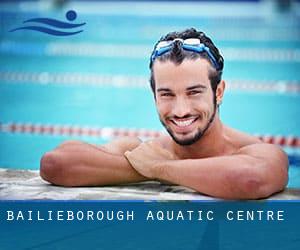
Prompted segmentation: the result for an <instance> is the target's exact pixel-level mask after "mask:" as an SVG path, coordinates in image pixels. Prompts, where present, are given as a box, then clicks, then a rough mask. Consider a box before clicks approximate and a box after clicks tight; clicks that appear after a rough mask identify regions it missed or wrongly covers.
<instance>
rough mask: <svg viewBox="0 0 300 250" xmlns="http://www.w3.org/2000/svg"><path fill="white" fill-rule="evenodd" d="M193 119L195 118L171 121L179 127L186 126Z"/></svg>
mask: <svg viewBox="0 0 300 250" xmlns="http://www.w3.org/2000/svg"><path fill="white" fill-rule="evenodd" d="M194 120H195V119H189V120H185V121H176V120H173V121H174V122H175V124H176V125H177V126H179V127H186V126H189V125H191V124H192V122H193V121H194Z"/></svg>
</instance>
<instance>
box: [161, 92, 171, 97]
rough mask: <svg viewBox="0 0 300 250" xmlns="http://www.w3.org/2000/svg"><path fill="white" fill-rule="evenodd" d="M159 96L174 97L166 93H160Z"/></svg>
mask: <svg viewBox="0 0 300 250" xmlns="http://www.w3.org/2000/svg"><path fill="white" fill-rule="evenodd" d="M160 96H162V97H169V96H174V95H173V94H172V93H168V92H166V93H162V94H161V95H160Z"/></svg>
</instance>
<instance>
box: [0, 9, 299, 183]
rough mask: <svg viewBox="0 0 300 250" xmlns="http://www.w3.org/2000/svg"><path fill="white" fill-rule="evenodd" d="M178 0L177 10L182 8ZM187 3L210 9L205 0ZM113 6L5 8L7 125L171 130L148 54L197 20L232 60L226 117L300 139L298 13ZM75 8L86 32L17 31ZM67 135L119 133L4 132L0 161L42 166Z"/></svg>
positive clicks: (2, 109) (1, 86)
mask: <svg viewBox="0 0 300 250" xmlns="http://www.w3.org/2000/svg"><path fill="white" fill-rule="evenodd" d="M93 4H94V5H97V7H99V12H97V11H96V10H95V8H94V7H93ZM101 4H102V5H101ZM157 4H158V3H157ZM177 4H178V6H179V7H178V6H177ZM177 4H176V5H175V6H174V7H173V8H175V9H176V8H180V3H177ZM223 4H224V3H223ZM181 5H182V6H184V8H185V9H188V8H190V9H191V11H192V10H195V8H196V9H197V8H201V4H200V3H194V5H192V4H191V5H190V4H189V5H187V4H184V3H181ZM17 6H18V7H17ZM113 6H114V5H113V3H111V4H108V3H107V4H105V3H97V4H96V3H92V5H89V4H85V5H83V4H80V3H73V5H72V3H71V4H70V5H69V6H65V7H64V8H63V9H50V10H49V9H41V8H33V7H32V8H28V10H26V9H24V8H23V9H22V8H21V7H20V6H19V5H18V4H17V3H12V4H6V5H5V6H4V7H5V8H0V16H1V33H0V123H1V124H8V123H24V124H26V123H31V124H42V125H48V124H51V125H76V126H81V127H85V126H90V127H93V126H96V127H106V128H112V129H113V128H132V129H133V128H140V129H150V130H162V129H163V128H162V126H161V125H160V122H159V120H158V117H157V114H156V110H155V106H154V102H153V97H152V94H151V91H150V88H149V86H148V85H149V84H148V77H149V71H148V63H149V62H148V59H149V55H150V53H151V49H152V46H153V45H154V43H155V42H156V40H157V39H158V38H159V37H160V36H161V35H163V34H164V33H165V32H168V31H172V30H182V29H184V28H187V27H196V28H198V29H201V30H203V31H205V32H206V33H207V34H208V35H209V36H211V37H212V38H213V40H214V41H215V43H216V45H217V46H218V47H219V48H220V50H221V52H222V53H223V55H224V58H225V69H224V79H225V80H226V82H227V84H228V88H227V91H226V93H225V98H224V101H223V104H222V106H221V108H220V114H221V119H222V120H223V121H224V123H225V124H227V125H229V126H232V127H234V128H236V129H239V130H242V131H245V132H247V133H251V134H261V135H271V136H279V135H282V136H290V135H293V136H295V137H299V136H300V129H299V128H300V118H299V117H300V109H299V107H300V106H299V105H300V91H299V89H300V88H299V86H300V73H299V72H300V29H299V27H300V22H299V20H300V19H299V16H293V15H289V18H284V16H281V15H279V14H278V15H279V18H270V17H267V16H265V15H264V14H263V13H261V14H259V13H255V11H254V10H255V8H253V10H252V12H253V13H252V15H251V9H250V10H249V9H248V10H247V11H246V10H245V13H247V16H234V15H231V16H228V15H227V16H215V15H211V16H209V15H205V16H200V15H190V16H189V15H176V14H174V15H170V14H168V12H163V11H161V12H160V11H158V12H157V13H156V14H155V13H153V14H152V15H150V14H149V13H148V12H147V9H148V8H149V6H148V5H147V4H144V5H143V4H138V7H137V10H143V11H137V12H134V11H133V10H132V8H131V7H130V6H132V5H130V3H118V4H117V7H118V8H117V9H113ZM176 6H177V7H176ZM100 7H101V8H100ZM70 8H72V9H76V11H77V14H78V20H77V22H78V23H80V22H86V25H85V26H84V28H83V29H84V31H83V32H82V33H80V34H78V35H75V36H70V37H54V36H50V35H46V34H42V33H38V32H32V31H17V32H8V30H10V29H12V28H15V27H18V26H20V25H21V24H22V22H23V21H24V20H26V19H29V18H33V17H40V16H42V17H50V16H51V17H53V18H57V19H60V20H62V19H63V18H64V13H66V11H67V10H68V9H70ZM206 8H209V6H208V7H207V6H206ZM219 8H222V3H219ZM170 10H172V7H170ZM211 11H212V12H213V10H212V9H211ZM174 13H176V12H174ZM192 13H194V11H192ZM233 13H234V12H233ZM234 84H235V85H234ZM245 84H246V87H245V86H244V85H245ZM247 84H248V85H247ZM252 85H254V87H253V86H252ZM234 86H237V87H234ZM243 86H244V87H243ZM251 86H252V87H251ZM258 86H266V87H268V86H269V87H268V88H265V89H262V88H259V87H258ZM270 86H271V87H270ZM272 86H273V87H274V86H275V88H272ZM291 86H292V87H293V88H294V89H296V90H294V91H292V90H291V89H292V88H291ZM67 139H79V140H84V141H86V142H90V143H96V144H101V143H105V142H106V141H107V140H109V139H111V138H105V137H93V136H83V135H77V136H72V137H70V136H66V135H65V136H64V135H55V134H52V135H51V134H44V135H41V134H34V133H30V132H28V133H12V132H8V131H5V130H2V131H1V130H0V167H5V168H13V169H38V168H39V160H40V157H41V155H42V154H43V153H44V152H46V151H48V150H51V149H53V148H54V147H56V146H57V145H58V144H59V143H61V142H62V141H64V140H67ZM284 149H285V150H286V151H287V152H288V154H289V158H290V163H291V164H290V169H289V178H290V181H289V187H297V188H300V167H299V165H300V164H299V162H300V161H299V159H300V150H299V148H288V147H284Z"/></svg>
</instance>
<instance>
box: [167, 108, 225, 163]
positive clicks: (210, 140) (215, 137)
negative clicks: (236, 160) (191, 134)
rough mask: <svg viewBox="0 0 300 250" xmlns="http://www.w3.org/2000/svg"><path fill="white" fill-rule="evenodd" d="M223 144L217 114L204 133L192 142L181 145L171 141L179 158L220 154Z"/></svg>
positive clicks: (223, 139) (222, 129)
mask: <svg viewBox="0 0 300 250" xmlns="http://www.w3.org/2000/svg"><path fill="white" fill-rule="evenodd" d="M225 146H226V142H225V137H224V128H223V124H222V123H221V121H220V119H219V116H218V115H217V114H216V116H215V118H214V120H213V122H212V123H211V125H210V127H209V128H208V129H207V131H206V132H205V133H204V135H203V136H202V137H201V138H200V139H199V140H198V141H197V142H195V143H194V144H192V145H190V146H181V145H179V144H177V143H175V142H174V141H173V149H174V152H175V153H176V155H177V156H178V157H179V158H180V159H197V158H206V157H213V156H218V155H222V154H224V151H225Z"/></svg>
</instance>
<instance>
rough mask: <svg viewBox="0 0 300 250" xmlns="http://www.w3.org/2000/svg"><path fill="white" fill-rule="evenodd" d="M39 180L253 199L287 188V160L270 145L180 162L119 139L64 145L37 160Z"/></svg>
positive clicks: (149, 145) (147, 145)
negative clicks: (153, 183) (163, 185)
mask: <svg viewBox="0 0 300 250" xmlns="http://www.w3.org/2000/svg"><path fill="white" fill-rule="evenodd" d="M40 174H41V177H42V178H43V179H45V180H47V181H49V182H51V183H53V184H56V185H62V186H104V185H115V184H123V183H133V182H140V181H146V180H160V181H167V182H170V183H174V184H178V185H183V186H186V187H190V188H192V189H194V190H196V191H198V192H201V193H204V194H208V195H211V196H215V197H221V198H226V199H259V198H264V197H267V196H270V195H271V194H273V193H275V192H278V191H280V190H282V189H284V187H285V186H286V184H287V180H288V160H287V157H286V155H285V153H284V152H283V151H282V150H281V149H280V148H278V147H277V146H274V145H270V144H264V143H259V144H253V145H250V146H246V147H244V148H241V149H240V151H239V152H237V153H236V154H234V155H230V156H219V157H210V158H203V159H186V160H180V159H177V158H176V157H175V156H174V155H172V154H171V153H170V152H169V151H167V150H166V149H164V148H162V147H161V146H160V145H159V144H158V143H157V142H153V141H148V142H144V143H142V142H141V141H140V140H139V139H136V138H123V139H118V140H116V141H113V142H111V143H109V144H106V145H104V146H102V147H98V146H94V145H90V144H86V143H83V142H77V141H69V142H66V143H63V144H62V145H60V146H59V147H58V148H56V149H55V150H54V151H51V152H49V153H46V154H45V155H44V156H43V157H42V159H41V169H40Z"/></svg>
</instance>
